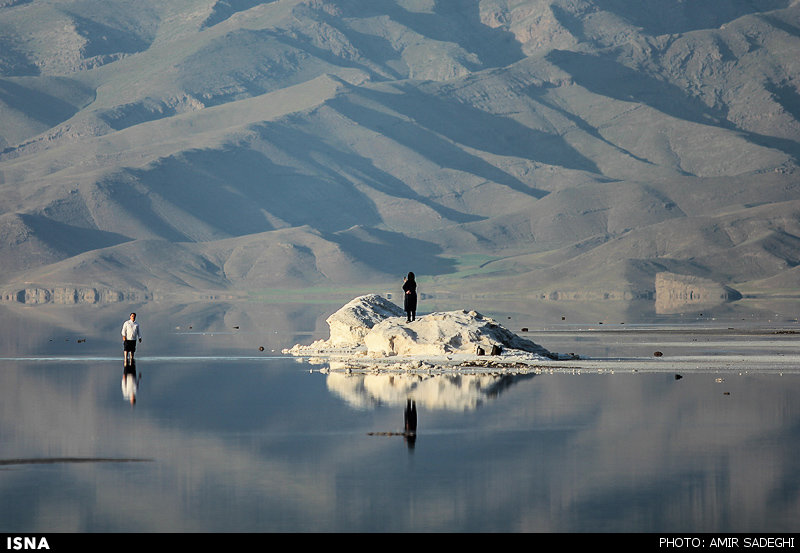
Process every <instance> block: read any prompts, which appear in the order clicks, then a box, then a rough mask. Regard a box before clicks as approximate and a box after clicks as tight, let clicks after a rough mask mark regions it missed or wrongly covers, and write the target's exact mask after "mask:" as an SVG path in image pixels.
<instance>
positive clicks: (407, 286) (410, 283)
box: [403, 273, 417, 323]
mask: <svg viewBox="0 0 800 553" xmlns="http://www.w3.org/2000/svg"><path fill="white" fill-rule="evenodd" d="M403 292H405V299H404V301H403V308H404V309H405V310H406V318H407V319H408V322H409V323H410V322H411V321H413V320H416V318H417V281H416V280H414V273H408V276H407V277H406V278H405V279H404V280H403Z"/></svg>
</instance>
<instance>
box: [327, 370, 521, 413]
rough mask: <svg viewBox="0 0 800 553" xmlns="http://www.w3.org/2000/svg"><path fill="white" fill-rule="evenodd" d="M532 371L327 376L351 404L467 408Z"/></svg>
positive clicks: (497, 392) (447, 408)
mask: <svg viewBox="0 0 800 553" xmlns="http://www.w3.org/2000/svg"><path fill="white" fill-rule="evenodd" d="M533 376H534V375H490V374H483V375H481V374H464V375H453V374H447V375H445V374H430V375H426V374H393V375H390V374H345V373H338V372H332V373H330V374H328V376H327V385H328V389H329V390H330V391H331V392H333V393H334V394H336V395H338V396H339V397H341V398H342V399H344V400H345V401H346V402H347V403H349V404H350V405H352V406H353V407H358V408H362V409H363V408H370V407H374V406H376V405H389V406H403V405H405V404H406V401H407V400H408V399H413V400H414V401H415V402H416V404H417V406H418V407H424V408H426V409H441V410H447V411H467V410H473V409H477V408H478V407H480V406H481V405H482V404H483V403H485V402H486V401H488V400H491V399H494V398H496V397H497V396H498V395H499V394H500V393H502V392H503V391H505V390H506V389H507V388H509V387H511V386H512V385H514V384H516V383H517V382H520V381H522V380H524V379H529V378H533Z"/></svg>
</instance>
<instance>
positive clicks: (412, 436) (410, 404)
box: [403, 399, 417, 449]
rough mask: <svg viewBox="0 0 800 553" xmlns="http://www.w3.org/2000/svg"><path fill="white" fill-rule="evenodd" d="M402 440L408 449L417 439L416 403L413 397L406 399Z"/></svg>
mask: <svg viewBox="0 0 800 553" xmlns="http://www.w3.org/2000/svg"><path fill="white" fill-rule="evenodd" d="M403 423H404V424H403V440H404V441H405V442H406V443H407V444H408V447H409V449H411V448H413V447H414V442H416V441H417V404H416V402H415V401H414V400H413V399H408V400H406V410H405V413H403Z"/></svg>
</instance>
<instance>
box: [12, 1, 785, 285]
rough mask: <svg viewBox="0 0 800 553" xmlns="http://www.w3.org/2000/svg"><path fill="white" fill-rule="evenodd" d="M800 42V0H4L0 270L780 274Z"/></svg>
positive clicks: (161, 275)
mask: <svg viewBox="0 0 800 553" xmlns="http://www.w3.org/2000/svg"><path fill="white" fill-rule="evenodd" d="M798 54H800V2H798V1H796V0H759V1H755V0H730V1H727V2H724V3H708V2H701V1H699V0H642V1H640V2H635V3H634V2H623V1H618V0H446V1H444V0H441V1H435V0H396V1H386V2H375V1H373V0H273V1H257V0H227V1H223V0H220V1H215V0H166V1H164V0H161V1H158V2H156V1H154V0H139V1H137V2H126V1H123V0H63V1H55V0H5V1H0V123H1V124H0V259H2V263H0V291H3V297H4V298H19V297H25V294H24V293H23V294H22V296H20V291H24V290H25V289H31V290H40V292H32V297H33V296H36V294H37V293H38V294H39V296H37V297H42V296H41V294H45V292H41V291H42V290H44V291H48V290H49V291H50V292H52V291H54V290H56V289H75V290H94V291H102V292H96V293H94V295H93V294H82V293H77V292H76V293H75V294H71V295H70V294H67V295H66V296H68V297H79V298H80V297H97V296H98V294H99V295H100V296H103V295H108V294H110V296H111V297H116V296H115V295H114V294H115V292H114V291H116V293H118V294H119V293H121V294H124V295H127V294H152V293H160V292H170V291H180V290H193V291H206V290H212V291H213V290H227V291H247V290H251V291H253V290H262V289H270V288H289V289H302V288H304V287H309V286H326V287H339V288H341V287H350V286H357V285H361V284H366V283H395V284H396V282H398V281H399V280H400V278H401V276H402V275H403V274H404V273H405V272H407V271H408V270H414V271H415V272H416V273H417V274H418V275H424V276H423V279H422V281H423V282H425V279H427V291H429V292H435V291H437V290H441V291H443V292H444V291H447V292H453V293H463V294H480V293H482V292H484V291H485V290H486V289H487V288H491V289H493V290H496V291H497V290H502V291H503V292H504V293H509V294H518V295H527V296H529V297H552V298H558V297H561V298H620V299H630V298H641V297H644V298H654V296H655V294H656V275H658V274H660V273H665V274H671V275H678V277H679V279H680V278H689V279H691V278H699V279H703V282H706V281H708V282H711V283H713V284H714V285H715V286H720V287H726V288H725V289H726V290H727V289H730V290H732V291H745V292H748V293H753V294H755V293H762V294H769V293H787V292H790V293H791V292H792V291H796V290H797V286H798V284H800V279H799V277H798V272H797V270H796V269H795V267H796V266H797V265H798V263H800V178H799V175H800V173H798V171H797V161H798V157H799V156H800V55H798ZM109 291H112V292H109ZM51 295H53V294H51ZM55 295H58V294H55ZM62 295H63V294H62ZM66 296H65V297H66ZM59 297H60V296H59Z"/></svg>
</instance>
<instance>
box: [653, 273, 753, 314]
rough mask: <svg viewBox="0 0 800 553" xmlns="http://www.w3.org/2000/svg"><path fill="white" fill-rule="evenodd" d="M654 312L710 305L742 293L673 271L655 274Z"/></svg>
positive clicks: (679, 310) (670, 311)
mask: <svg viewBox="0 0 800 553" xmlns="http://www.w3.org/2000/svg"><path fill="white" fill-rule="evenodd" d="M655 287H656V313H664V314H667V313H680V312H681V311H685V310H686V309H687V307H711V306H714V305H719V304H721V303H725V302H728V301H735V300H738V299H741V297H742V295H741V294H740V293H739V292H738V291H736V290H734V289H733V288H730V287H729V286H724V285H722V284H719V283H718V282H714V281H713V280H709V279H705V278H700V277H695V276H689V275H676V274H673V273H658V274H657V275H656V282H655Z"/></svg>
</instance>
